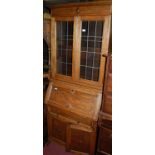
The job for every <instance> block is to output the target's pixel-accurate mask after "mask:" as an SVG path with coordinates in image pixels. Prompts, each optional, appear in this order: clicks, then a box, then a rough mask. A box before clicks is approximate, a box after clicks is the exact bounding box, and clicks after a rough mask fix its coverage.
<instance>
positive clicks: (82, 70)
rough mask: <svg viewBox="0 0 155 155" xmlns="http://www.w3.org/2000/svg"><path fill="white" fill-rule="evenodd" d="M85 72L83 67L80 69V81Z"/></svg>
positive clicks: (83, 77)
mask: <svg viewBox="0 0 155 155" xmlns="http://www.w3.org/2000/svg"><path fill="white" fill-rule="evenodd" d="M85 70H86V67H84V66H81V67H80V78H82V79H85Z"/></svg>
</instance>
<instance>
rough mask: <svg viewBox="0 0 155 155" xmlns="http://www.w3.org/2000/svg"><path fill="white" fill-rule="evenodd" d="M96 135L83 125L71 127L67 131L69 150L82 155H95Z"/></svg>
mask: <svg viewBox="0 0 155 155" xmlns="http://www.w3.org/2000/svg"><path fill="white" fill-rule="evenodd" d="M95 141H96V133H95V132H94V131H93V130H92V129H91V128H89V127H84V126H82V125H81V124H78V125H70V126H69V127H68V129H67V144H66V147H67V150H68V151H73V152H77V153H80V154H89V155H94V153H95Z"/></svg>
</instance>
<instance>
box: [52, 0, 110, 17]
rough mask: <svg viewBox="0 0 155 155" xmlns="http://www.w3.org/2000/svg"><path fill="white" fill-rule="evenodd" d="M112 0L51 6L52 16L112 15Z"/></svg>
mask: <svg viewBox="0 0 155 155" xmlns="http://www.w3.org/2000/svg"><path fill="white" fill-rule="evenodd" d="M111 12H112V2H111V1H109V0H108V1H97V2H85V3H69V4H58V5H53V6H51V14H52V16H54V17H56V16H61V17H67V16H68V17H70V16H107V15H111Z"/></svg>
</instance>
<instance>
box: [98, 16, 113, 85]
mask: <svg viewBox="0 0 155 155" xmlns="http://www.w3.org/2000/svg"><path fill="white" fill-rule="evenodd" d="M110 26H111V16H106V17H105V21H104V28H103V36H102V37H103V38H102V50H101V53H102V55H101V56H102V57H101V61H100V76H99V82H100V83H103V81H104V72H105V62H106V56H107V55H108V49H109V38H110Z"/></svg>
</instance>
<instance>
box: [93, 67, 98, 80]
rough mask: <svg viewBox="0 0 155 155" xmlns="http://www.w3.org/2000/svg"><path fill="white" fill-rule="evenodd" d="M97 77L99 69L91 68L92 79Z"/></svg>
mask: <svg viewBox="0 0 155 155" xmlns="http://www.w3.org/2000/svg"><path fill="white" fill-rule="evenodd" d="M98 79H99V69H95V68H94V69H93V80H94V81H98Z"/></svg>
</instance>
